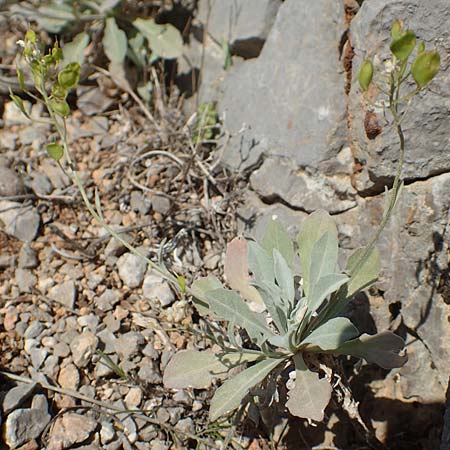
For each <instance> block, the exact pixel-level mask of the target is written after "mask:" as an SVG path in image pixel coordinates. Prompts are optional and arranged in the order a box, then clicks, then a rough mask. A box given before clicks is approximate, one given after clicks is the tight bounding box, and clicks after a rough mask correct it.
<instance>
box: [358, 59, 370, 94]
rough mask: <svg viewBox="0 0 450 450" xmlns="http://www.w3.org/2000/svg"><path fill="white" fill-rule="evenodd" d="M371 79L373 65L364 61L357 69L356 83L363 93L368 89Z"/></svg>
mask: <svg viewBox="0 0 450 450" xmlns="http://www.w3.org/2000/svg"><path fill="white" fill-rule="evenodd" d="M372 77H373V65H372V62H371V61H370V60H368V59H366V60H365V61H364V62H363V63H362V64H361V68H360V69H359V73H358V81H359V85H360V86H361V89H362V90H363V91H364V92H365V91H367V89H369V85H370V83H371V82H372Z"/></svg>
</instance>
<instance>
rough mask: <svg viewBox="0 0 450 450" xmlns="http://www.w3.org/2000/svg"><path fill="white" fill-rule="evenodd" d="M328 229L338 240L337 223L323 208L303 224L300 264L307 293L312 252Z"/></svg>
mask: <svg viewBox="0 0 450 450" xmlns="http://www.w3.org/2000/svg"><path fill="white" fill-rule="evenodd" d="M327 231H328V232H330V233H331V235H332V236H334V237H335V238H336V241H337V228H336V224H335V222H334V220H333V219H332V218H331V216H330V215H329V214H328V213H327V212H326V211H323V210H318V211H315V212H314V213H312V214H310V215H309V217H308V218H306V219H305V220H304V221H303V222H302V224H301V228H300V233H299V234H298V237H297V242H298V247H299V255H300V264H301V267H302V276H303V290H304V292H305V295H308V293H309V285H310V266H311V252H312V249H313V246H314V244H315V243H316V242H317V241H318V240H319V239H320V238H321V237H322V236H323V234H325V232H327ZM333 272H334V270H333Z"/></svg>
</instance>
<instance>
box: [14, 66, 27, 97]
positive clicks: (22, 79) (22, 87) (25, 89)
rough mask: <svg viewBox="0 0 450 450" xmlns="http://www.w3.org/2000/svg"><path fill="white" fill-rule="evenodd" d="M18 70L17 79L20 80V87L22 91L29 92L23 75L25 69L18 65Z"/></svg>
mask: <svg viewBox="0 0 450 450" xmlns="http://www.w3.org/2000/svg"><path fill="white" fill-rule="evenodd" d="M16 72H17V80H18V81H19V85H20V89H22V91H24V92H27V91H28V89H27V86H26V84H25V77H24V75H23V71H22V70H21V69H19V68H18V67H16Z"/></svg>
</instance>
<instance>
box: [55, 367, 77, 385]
mask: <svg viewBox="0 0 450 450" xmlns="http://www.w3.org/2000/svg"><path fill="white" fill-rule="evenodd" d="M58 383H59V385H60V386H61V387H63V388H67V389H73V390H76V389H77V388H78V386H79V384H80V373H79V372H78V369H77V368H76V367H75V365H74V364H67V366H64V367H63V368H62V369H61V370H60V372H59V376H58Z"/></svg>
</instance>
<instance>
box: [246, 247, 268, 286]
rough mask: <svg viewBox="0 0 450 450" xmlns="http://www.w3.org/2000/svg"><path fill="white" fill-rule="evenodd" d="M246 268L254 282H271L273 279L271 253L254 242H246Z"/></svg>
mask: <svg viewBox="0 0 450 450" xmlns="http://www.w3.org/2000/svg"><path fill="white" fill-rule="evenodd" d="M247 245H248V266H249V269H250V271H251V272H252V273H253V276H254V278H255V280H256V281H265V282H273V280H274V278H275V274H274V268H273V259H272V253H271V254H270V255H269V253H267V252H266V250H264V249H263V248H262V247H261V246H260V245H259V244H257V243H256V242H255V241H248V242H247Z"/></svg>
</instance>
